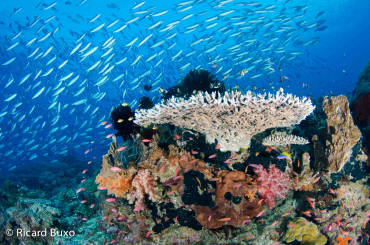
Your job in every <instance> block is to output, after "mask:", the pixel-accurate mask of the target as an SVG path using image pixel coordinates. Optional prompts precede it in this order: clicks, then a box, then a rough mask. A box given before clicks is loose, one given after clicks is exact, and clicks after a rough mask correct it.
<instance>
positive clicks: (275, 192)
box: [254, 165, 290, 210]
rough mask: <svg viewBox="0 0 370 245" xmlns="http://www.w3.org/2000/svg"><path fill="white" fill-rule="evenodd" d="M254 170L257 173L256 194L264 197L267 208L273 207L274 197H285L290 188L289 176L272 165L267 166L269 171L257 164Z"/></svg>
mask: <svg viewBox="0 0 370 245" xmlns="http://www.w3.org/2000/svg"><path fill="white" fill-rule="evenodd" d="M259 166H260V167H261V168H255V169H254V172H255V173H256V174H257V175H258V177H257V185H258V194H259V196H260V197H261V198H263V199H264V202H265V203H266V205H267V207H268V209H269V210H271V209H273V208H274V207H275V198H280V199H281V200H283V199H285V195H286V194H287V193H288V191H289V188H290V178H289V176H288V175H287V174H286V173H284V172H282V171H281V170H280V169H278V168H277V167H275V166H274V165H270V166H269V171H268V172H267V170H266V169H264V168H263V167H262V165H259Z"/></svg>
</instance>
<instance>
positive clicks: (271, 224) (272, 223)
mask: <svg viewBox="0 0 370 245" xmlns="http://www.w3.org/2000/svg"><path fill="white" fill-rule="evenodd" d="M278 222H279V221H275V222H274V223H272V224H271V225H270V226H274V225H276V224H277V223H278Z"/></svg>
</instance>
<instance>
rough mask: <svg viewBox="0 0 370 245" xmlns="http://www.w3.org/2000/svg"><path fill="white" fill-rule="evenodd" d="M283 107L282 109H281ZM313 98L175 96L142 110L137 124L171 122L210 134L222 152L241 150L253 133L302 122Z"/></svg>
mask: <svg viewBox="0 0 370 245" xmlns="http://www.w3.org/2000/svg"><path fill="white" fill-rule="evenodd" d="M277 108H279V109H277ZM314 109H315V107H314V106H313V105H312V103H311V100H310V99H307V98H306V97H304V98H303V99H302V100H301V99H299V98H298V97H295V96H293V95H291V94H287V95H284V94H283V93H281V92H277V94H276V96H274V95H271V94H268V95H266V94H264V95H261V94H258V95H256V96H255V95H253V94H252V92H250V91H248V92H247V94H246V95H242V94H241V93H240V92H236V93H234V92H232V93H231V94H229V93H227V92H226V93H225V95H224V96H221V95H220V93H218V94H217V95H216V92H213V93H212V94H208V93H207V92H206V93H205V94H204V95H203V94H201V93H199V94H197V95H196V96H194V95H192V96H191V97H190V99H188V100H184V99H182V98H175V97H172V98H171V99H169V100H167V101H166V102H162V103H161V104H157V105H155V108H153V109H149V110H139V111H138V112H136V114H135V118H136V119H135V121H134V122H135V123H136V124H139V125H149V124H150V123H154V124H164V123H171V124H174V125H176V126H178V127H182V128H188V129H192V130H195V131H198V132H201V133H205V134H206V135H207V139H208V141H209V142H214V140H215V139H217V141H218V142H219V144H220V145H221V151H227V150H229V151H239V149H240V148H241V147H244V146H247V145H249V144H250V139H251V138H252V136H253V135H255V134H257V133H260V132H263V131H264V130H266V129H268V128H273V127H287V126H290V125H293V124H298V123H300V122H301V121H302V120H303V119H305V118H306V117H307V115H309V114H310V113H312V112H313V110H314Z"/></svg>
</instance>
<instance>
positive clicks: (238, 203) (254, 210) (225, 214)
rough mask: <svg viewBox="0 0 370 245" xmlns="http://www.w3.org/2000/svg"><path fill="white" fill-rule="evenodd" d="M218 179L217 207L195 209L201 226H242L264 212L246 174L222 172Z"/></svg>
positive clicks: (211, 227) (212, 227)
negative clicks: (248, 182)
mask: <svg viewBox="0 0 370 245" xmlns="http://www.w3.org/2000/svg"><path fill="white" fill-rule="evenodd" d="M218 178H221V180H220V181H217V182H216V184H217V187H216V192H215V194H216V198H215V206H214V207H211V208H210V207H207V206H196V207H194V208H193V209H194V210H195V211H196V213H197V220H198V222H199V223H200V224H201V225H203V226H204V227H206V228H209V229H214V228H219V227H221V226H224V225H232V226H240V225H243V224H244V223H245V222H244V221H247V220H250V219H252V218H253V217H254V216H256V215H257V214H258V213H260V212H261V211H262V205H260V204H258V201H259V199H258V198H255V197H254V196H255V194H256V189H255V187H250V186H249V185H248V184H247V178H246V175H245V173H244V172H240V171H234V172H229V171H221V172H220V173H219V174H218ZM246 195H247V196H246ZM223 219H226V220H223ZM227 219H229V220H227ZM243 222H244V223H243Z"/></svg>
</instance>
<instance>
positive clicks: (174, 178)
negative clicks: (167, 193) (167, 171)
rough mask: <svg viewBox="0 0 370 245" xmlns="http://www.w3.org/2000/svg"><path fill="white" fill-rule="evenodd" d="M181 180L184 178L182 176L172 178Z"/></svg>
mask: <svg viewBox="0 0 370 245" xmlns="http://www.w3.org/2000/svg"><path fill="white" fill-rule="evenodd" d="M181 178H184V176H182V175H181V176H176V177H174V178H173V180H177V179H181Z"/></svg>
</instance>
